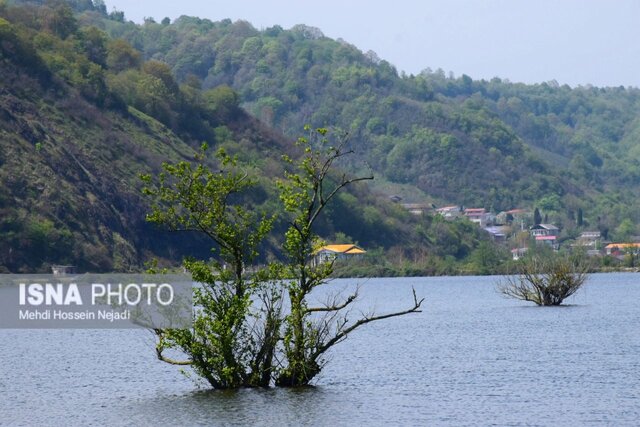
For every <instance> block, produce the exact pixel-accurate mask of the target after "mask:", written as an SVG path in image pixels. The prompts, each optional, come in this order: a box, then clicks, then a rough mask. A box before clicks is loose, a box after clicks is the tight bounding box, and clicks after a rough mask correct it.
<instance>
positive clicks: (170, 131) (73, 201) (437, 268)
mask: <svg viewBox="0 0 640 427" xmlns="http://www.w3.org/2000/svg"><path fill="white" fill-rule="evenodd" d="M71 6H73V8H72V7H70V5H69V4H68V3H65V2H47V3H46V4H44V5H43V4H31V3H26V4H23V3H22V2H20V3H18V4H16V2H12V3H11V4H7V3H0V82H1V83H0V183H1V185H0V242H1V243H2V244H1V245H0V270H1V271H3V272H33V271H43V272H44V271H48V269H49V266H50V265H51V264H72V265H76V266H78V268H79V270H81V271H113V270H117V271H131V270H139V269H141V268H143V265H144V263H145V262H146V261H149V260H151V259H154V258H159V259H160V261H161V263H164V264H170V265H177V263H179V261H180V260H181V259H182V257H183V256H186V255H191V256H196V257H199V258H204V259H206V258H208V257H210V256H212V253H211V252H210V248H209V247H208V242H206V241H204V240H203V239H202V238H200V237H198V236H197V235H193V234H171V233H168V232H166V231H164V230H161V229H157V228H154V227H153V226H151V225H150V224H148V223H147V222H146V221H145V215H146V213H147V212H148V201H147V200H145V198H144V197H143V196H142V195H141V191H140V190H141V187H142V183H141V181H140V179H139V176H140V174H143V173H145V174H146V173H151V174H152V175H155V174H157V173H158V172H159V170H160V166H161V164H162V162H165V161H169V162H175V161H179V160H185V159H187V160H190V159H193V156H194V153H195V152H196V150H197V149H198V148H199V147H200V145H201V143H202V142H207V143H208V144H209V145H210V146H212V147H224V148H225V149H226V150H227V152H229V153H230V154H232V155H237V156H238V157H239V161H240V164H241V166H242V167H243V168H244V169H245V170H247V171H248V173H249V174H250V175H251V176H252V177H254V178H255V179H256V180H257V182H258V185H257V187H255V188H254V189H253V190H252V191H251V192H250V193H249V194H247V195H246V197H247V203H248V204H249V205H250V206H252V208H253V209H255V210H261V211H266V212H270V213H274V212H275V213H277V212H279V210H280V209H281V208H280V206H279V204H278V201H277V193H276V190H275V185H274V178H276V177H281V176H283V163H282V161H281V156H282V155H283V154H288V155H290V156H295V155H296V151H295V149H294V148H293V144H292V143H291V141H292V139H288V138H285V137H283V136H282V135H281V134H280V133H279V132H278V131H275V130H273V129H271V128H269V127H268V126H266V125H265V124H264V123H263V122H260V121H259V120H257V119H255V118H253V117H251V116H250V115H248V114H247V113H246V112H245V111H244V110H243V109H242V108H240V105H241V102H242V101H241V99H242V98H241V95H238V93H236V92H235V91H233V90H232V89H231V88H229V87H228V86H226V85H224V84H222V83H224V82H220V83H221V84H215V85H214V84H202V83H201V82H200V81H199V80H198V79H197V78H193V77H189V76H183V77H184V78H183V79H176V78H175V77H174V74H173V72H172V70H171V69H170V68H169V67H168V66H167V65H166V64H165V63H163V62H160V61H158V60H155V59H148V60H145V59H144V58H145V57H146V56H147V55H143V54H142V53H141V52H139V51H137V50H136V49H134V48H133V47H132V46H131V45H130V44H129V43H127V42H126V41H124V40H122V39H117V38H113V37H111V36H109V35H108V33H107V32H104V31H102V30H101V29H99V28H98V27H96V26H92V25H91V24H96V25H98V26H100V27H101V28H105V29H109V28H110V27H113V28H116V29H117V28H130V27H131V28H136V27H132V26H131V24H124V23H122V22H121V21H122V15H121V14H119V13H117V12H113V13H112V14H110V15H107V14H106V11H105V10H104V7H103V6H104V5H102V7H101V6H100V4H96V5H94V4H93V3H90V2H73V3H71ZM154 25H155V24H154ZM113 28H112V29H113ZM242 105H249V104H242ZM262 118H263V119H264V117H262ZM303 119H304V118H303V117H300V121H299V122H298V123H296V125H295V126H294V125H293V124H292V125H291V127H292V130H291V133H290V134H291V135H293V134H294V131H293V128H294V127H296V128H297V132H298V133H299V132H301V131H302V126H303V125H304V124H305V123H306V121H305V120H303ZM271 123H272V122H271ZM354 141H355V140H354ZM358 151H360V150H358ZM352 157H354V161H353V163H352V164H345V165H343V166H344V167H345V168H348V170H352V171H353V170H354V168H353V166H354V165H355V166H357V167H358V168H365V169H366V167H365V166H364V162H363V161H362V157H359V156H358V155H356V156H352ZM211 167H212V168H215V167H216V165H215V164H214V163H213V162H212V164H211ZM286 226H287V225H286V223H285V220H284V217H282V216H281V217H280V219H279V220H278V222H277V223H276V225H275V227H274V228H275V230H274V233H273V235H272V236H271V237H270V238H269V239H268V243H267V247H266V248H265V250H264V251H263V259H264V258H268V257H278V256H279V255H280V253H279V247H280V242H281V236H282V231H283V230H284V229H285V228H286ZM318 231H319V233H320V234H321V235H322V236H324V237H325V238H326V239H327V240H329V241H336V242H342V241H352V242H357V243H359V244H360V245H362V246H364V247H366V248H367V249H369V252H370V255H369V259H370V260H372V261H370V262H375V264H377V265H378V266H379V267H380V268H381V269H383V270H384V271H380V273H381V274H407V273H412V274H420V273H425V272H431V273H444V272H455V271H456V269H457V268H459V267H461V266H463V265H466V261H465V259H466V258H467V257H468V256H469V255H471V254H472V253H473V252H474V251H475V250H476V249H477V248H480V247H482V248H484V247H485V246H486V243H484V242H486V241H487V240H488V238H487V236H486V235H485V234H484V233H482V232H481V231H480V230H478V229H477V228H476V227H474V226H473V225H471V223H469V222H466V221H462V222H451V223H449V222H445V221H443V220H440V219H434V218H432V217H424V218H415V217H413V216H412V215H410V214H409V213H408V212H406V211H405V210H404V209H402V208H401V207H400V206H398V205H396V204H393V203H391V202H389V201H388V200H387V197H386V196H385V195H382V194H377V193H374V192H372V191H371V190H370V189H369V188H368V187H367V186H364V185H360V186H356V187H354V188H353V189H352V190H350V192H348V193H344V194H342V195H341V196H340V197H339V198H337V199H336V203H335V204H334V205H333V206H332V207H331V208H330V209H329V210H328V215H327V216H326V217H325V218H324V219H323V221H322V222H321V223H320V224H319V230H318ZM482 245H485V246H482ZM409 268H410V269H411V270H410V271H409V270H408V269H409Z"/></svg>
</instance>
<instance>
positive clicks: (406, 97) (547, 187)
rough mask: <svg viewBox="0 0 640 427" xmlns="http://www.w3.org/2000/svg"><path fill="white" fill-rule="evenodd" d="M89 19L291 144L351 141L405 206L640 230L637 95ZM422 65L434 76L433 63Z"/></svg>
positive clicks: (321, 41)
mask: <svg viewBox="0 0 640 427" xmlns="http://www.w3.org/2000/svg"><path fill="white" fill-rule="evenodd" d="M86 19H87V21H88V22H91V23H93V24H95V25H98V26H101V28H103V29H105V30H106V31H107V32H108V33H109V34H111V35H112V36H114V37H122V38H124V39H126V40H128V41H129V42H130V43H131V44H132V45H133V46H134V47H135V48H137V49H139V50H140V51H141V52H142V53H143V55H144V56H145V57H146V58H149V59H157V60H161V61H163V62H166V63H167V64H169V66H170V67H171V69H172V71H173V73H174V74H175V76H176V78H177V79H178V81H184V82H186V81H191V80H194V81H195V80H197V81H199V82H201V83H202V86H203V88H205V89H206V88H212V87H216V86H218V85H221V84H225V85H229V86H231V87H232V88H234V89H235V90H236V91H237V92H238V93H239V95H240V100H241V105H242V106H243V107H244V108H245V109H246V110H247V111H249V112H250V113H251V114H253V115H254V116H255V117H257V118H259V119H261V120H262V121H264V122H265V123H268V124H269V125H271V126H273V127H275V128H277V129H281V130H282V131H283V132H284V133H285V134H286V135H289V136H293V135H295V134H296V132H297V129H298V127H299V123H311V124H314V125H324V124H327V123H331V124H336V125H338V126H340V127H342V128H344V129H347V130H349V131H350V132H351V133H352V141H353V144H354V146H355V147H357V149H358V150H359V152H360V153H361V154H362V155H363V156H364V157H365V159H366V161H367V162H368V163H369V164H370V165H371V166H372V167H373V169H374V172H375V173H376V175H377V176H378V177H379V178H380V179H379V180H378V181H377V184H376V185H377V186H378V187H379V188H380V189H382V190H384V191H385V192H386V193H387V194H399V195H401V196H402V197H403V199H404V200H405V201H408V202H429V203H431V202H433V203H435V204H437V205H442V204H453V203H455V204H461V205H465V206H478V207H485V208H487V209H490V210H492V211H494V212H498V211H500V210H505V209H510V208H515V207H524V208H528V209H533V208H535V207H538V208H539V209H540V210H541V211H542V212H543V213H544V214H545V215H546V216H547V218H549V221H554V222H556V223H558V224H559V225H562V226H563V227H565V228H567V227H572V226H575V221H576V212H578V211H579V210H580V211H582V212H584V218H585V224H588V225H589V226H590V227H592V228H599V229H600V230H602V231H603V232H604V233H605V235H606V234H608V231H609V230H614V229H615V228H617V227H618V225H619V224H620V223H621V222H623V221H624V220H629V221H631V222H632V223H634V224H637V222H638V220H639V219H640V218H639V216H638V213H637V212H638V208H639V207H640V205H639V204H638V202H637V200H638V195H639V194H638V184H639V183H640V181H639V178H640V176H639V174H640V172H639V169H638V166H639V165H640V163H639V160H640V144H639V143H638V136H639V135H640V133H639V130H638V127H639V126H640V122H639V121H638V117H639V114H638V113H639V112H640V104H639V102H638V101H639V96H640V91H639V90H638V89H635V88H622V87H620V88H595V87H578V88H570V87H568V86H559V85H558V84H557V83H555V82H547V83H541V84H536V85H524V84H516V83H510V82H508V81H502V80H500V79H493V80H491V81H475V80H473V79H472V78H471V77H469V76H466V75H463V76H461V77H454V76H453V75H450V76H447V75H445V73H444V72H442V71H441V70H437V71H431V70H429V69H426V70H425V71H424V72H422V73H420V74H419V75H404V74H399V73H398V72H397V71H396V69H395V68H394V67H393V65H392V64H389V63H388V62H386V61H384V60H381V59H380V58H378V57H377V55H376V54H375V53H373V52H366V53H363V52H361V51H359V50H358V49H357V48H356V47H354V46H352V45H350V44H348V43H347V42H345V41H342V40H332V39H330V38H327V37H324V36H323V34H322V32H321V31H320V30H319V29H315V28H310V27H306V26H304V25H298V26H296V27H293V28H291V29H290V30H284V29H282V28H280V27H278V26H275V27H271V28H267V29H264V30H257V29H255V28H254V27H253V26H252V25H251V24H250V23H248V22H244V21H237V22H231V21H229V20H223V21H219V22H212V21H209V20H206V19H199V18H192V17H184V16H183V17H181V18H179V19H178V20H176V21H175V22H173V23H170V22H169V20H168V19H164V20H162V22H160V23H157V22H155V21H154V20H153V19H148V20H147V21H146V22H145V23H144V25H134V24H132V23H125V22H116V21H113V20H108V21H105V20H104V19H101V18H100V17H99V16H96V15H94V16H87V17H86ZM416 54H417V55H424V62H425V65H427V64H429V56H428V52H416ZM497 72H499V70H497Z"/></svg>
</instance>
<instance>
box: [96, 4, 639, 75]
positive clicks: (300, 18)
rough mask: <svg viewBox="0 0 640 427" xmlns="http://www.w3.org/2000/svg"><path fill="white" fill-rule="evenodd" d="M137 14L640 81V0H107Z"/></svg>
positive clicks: (498, 66) (452, 67) (412, 68)
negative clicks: (240, 23) (226, 22)
mask: <svg viewBox="0 0 640 427" xmlns="http://www.w3.org/2000/svg"><path fill="white" fill-rule="evenodd" d="M106 4H107V9H108V11H111V10H112V8H113V7H115V8H116V9H118V10H122V11H124V12H125V17H126V19H128V20H132V21H134V22H137V23H140V22H142V20H143V18H144V17H152V18H154V19H155V20H156V21H158V22H159V21H160V20H162V18H164V17H169V18H171V19H172V20H174V19H175V18H177V17H179V16H180V15H189V16H198V17H200V18H208V19H210V20H212V21H218V20H221V19H225V18H230V19H231V20H233V21H235V20H238V19H244V20H246V21H249V22H250V23H252V24H253V25H254V26H255V27H256V28H258V29H263V28H267V27H270V26H273V25H276V24H277V25H280V26H282V27H283V28H285V29H288V28H291V27H292V26H294V25H296V24H306V25H309V26H313V27H318V28H319V29H320V30H322V32H323V33H324V34H325V35H326V36H327V37H331V38H334V39H337V38H342V39H344V40H345V41H347V42H349V43H351V44H353V45H355V46H356V47H358V48H359V49H360V50H362V51H363V52H366V51H368V50H373V51H374V52H376V53H377V54H378V56H379V57H380V58H381V59H385V60H387V61H389V62H390V63H391V64H393V65H394V66H395V67H396V68H397V69H398V71H405V72H406V73H413V74H417V73H419V72H420V71H421V70H423V69H426V68H431V69H433V70H436V69H438V68H442V69H443V70H445V71H446V72H449V71H452V72H453V73H454V74H455V75H456V76H460V75H462V74H467V75H469V76H470V77H472V78H473V79H483V78H484V79H491V78H493V77H500V78H503V79H505V78H506V79H509V80H511V81H512V82H524V83H540V82H545V81H550V80H556V81H558V82H559V83H560V84H565V83H566V84H569V85H571V86H577V85H586V84H593V85H594V86H620V85H622V86H637V87H640V0H438V1H436V0H395V1H384V2H381V1H378V2H376V1H374V0H368V1H365V0H322V1H313V2H310V1H300V0H297V1H296V0H272V1H264V0H263V1H257V0H254V1H250V0H225V1H219V0H218V1H203V0H179V1H175V0H174V1H166V0H135V1H134V0H106Z"/></svg>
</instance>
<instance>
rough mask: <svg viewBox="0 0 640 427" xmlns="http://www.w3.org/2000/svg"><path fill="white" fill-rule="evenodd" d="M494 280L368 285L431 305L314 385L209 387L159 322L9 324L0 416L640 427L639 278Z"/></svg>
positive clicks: (399, 302)
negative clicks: (512, 291)
mask: <svg viewBox="0 0 640 427" xmlns="http://www.w3.org/2000/svg"><path fill="white" fill-rule="evenodd" d="M496 280H497V278H495V277H444V278H442V277H436V278H408V279H370V280H368V281H364V282H362V281H361V283H363V285H362V287H361V296H362V298H361V301H360V307H361V308H363V309H375V311H376V312H377V313H383V312H385V311H388V310H392V309H396V308H401V307H403V306H409V305H410V303H411V301H412V300H411V287H412V286H413V287H414V288H415V289H416V292H417V293H418V295H420V296H424V297H425V298H426V299H425V302H424V304H423V308H424V311H423V312H422V313H418V314H413V315H409V316H405V317H400V318H394V319H390V320H385V321H381V322H378V323H373V324H369V325H366V326H364V327H363V328H361V329H360V330H358V331H356V332H355V333H354V334H353V335H352V336H351V337H350V338H349V339H348V340H347V341H345V342H343V343H341V344H339V345H338V346H336V347H335V348H334V351H333V352H332V353H331V354H330V360H329V362H328V364H327V366H326V367H325V369H324V371H323V372H322V374H321V376H320V377H319V378H318V380H317V381H316V383H315V387H311V388H305V389H301V390H287V389H271V390H241V391H235V392H219V391H210V390H207V389H206V387H199V386H198V384H197V383H194V381H192V380H190V379H188V378H186V377H184V376H183V375H181V374H180V373H179V372H178V369H177V367H174V366H169V365H166V364H163V363H161V362H159V361H157V360H156V359H155V355H154V351H153V345H154V337H153V335H152V334H151V333H149V332H147V331H141V330H115V331H113V330H0V342H1V343H2V344H1V351H0V372H1V375H0V425H3V426H4V425H7V426H9V425H11V426H12V425H65V426H67V425H96V426H98V425H99V426H101V425H113V426H120V425H132V426H146V425H150V426H151V425H153V426H163V425H180V426H183V425H184V426H190V425H238V426H244V425H331V426H336V425H388V424H393V425H452V426H464V425H481V426H486V425H501V426H502V425H540V426H559V425H571V426H576V425H614V426H623V425H630V426H637V425H640V275H639V274H599V275H593V276H591V277H590V279H589V281H588V282H587V284H586V285H585V286H584V288H583V289H581V290H580V291H579V292H578V293H577V294H576V295H575V296H574V297H572V298H571V299H569V300H568V301H567V303H568V304H569V305H568V306H565V307H549V308H540V307H536V306H533V305H531V304H529V303H524V302H519V301H515V300H508V299H505V298H503V297H502V296H500V295H499V294H497V293H496V291H495V283H496ZM354 283H355V282H354V281H350V280H339V281H335V282H333V283H332V285H331V286H333V287H334V288H343V287H349V286H351V285H353V284H354ZM355 315H356V313H354V316H355Z"/></svg>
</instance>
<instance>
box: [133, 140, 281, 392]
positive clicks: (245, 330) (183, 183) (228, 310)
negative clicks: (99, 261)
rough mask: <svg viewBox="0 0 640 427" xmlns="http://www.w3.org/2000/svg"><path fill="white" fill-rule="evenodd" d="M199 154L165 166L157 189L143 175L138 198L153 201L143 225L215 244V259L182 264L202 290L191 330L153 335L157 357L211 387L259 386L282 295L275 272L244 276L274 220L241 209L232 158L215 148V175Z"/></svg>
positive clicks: (268, 370)
mask: <svg viewBox="0 0 640 427" xmlns="http://www.w3.org/2000/svg"><path fill="white" fill-rule="evenodd" d="M205 150H206V145H203V148H202V151H201V152H200V153H199V154H198V155H196V162H197V164H196V165H195V166H194V165H192V164H191V163H189V162H185V161H183V162H179V163H177V164H175V165H170V164H164V165H163V168H164V172H163V173H161V174H160V177H159V185H157V186H153V185H152V183H151V177H150V176H144V177H143V180H144V181H145V182H146V184H147V187H146V188H145V189H144V192H145V194H147V195H149V196H151V197H153V199H154V203H153V204H152V211H151V213H150V214H149V215H148V216H147V220H148V221H150V222H154V223H157V224H162V225H164V226H166V227H168V228H169V229H170V230H174V231H196V232H199V233H203V234H205V235H206V236H207V237H209V238H210V239H211V240H212V241H213V242H214V243H215V246H216V249H217V251H218V259H219V260H218V261H215V262H213V263H207V262H204V261H196V260H187V261H185V267H186V269H187V270H188V271H189V272H190V273H191V274H192V276H193V280H194V281H196V282H199V283H201V284H202V286H201V287H199V288H196V289H195V290H194V306H195V307H196V311H195V312H194V324H193V329H191V330H183V329H180V330H178V329H166V330H165V329H157V330H156V331H155V332H156V334H157V336H158V344H157V346H156V352H157V356H158V358H159V359H160V360H162V361H164V362H167V363H171V364H175V365H190V366H191V367H192V368H193V369H194V371H195V372H197V373H198V374H199V375H200V376H202V377H203V378H205V379H206V380H207V381H208V382H209V384H210V385H211V386H212V387H214V388H237V387H241V386H264V387H266V386H268V385H269V383H270V381H271V375H272V369H273V357H274V352H275V347H276V344H277V337H278V333H279V328H280V324H279V322H280V320H279V319H280V308H281V304H280V301H281V295H280V290H279V289H278V288H277V287H275V286H273V280H275V279H278V278H279V277H278V274H277V270H276V269H274V268H268V269H266V270H264V271H261V272H258V273H256V274H255V275H253V276H252V277H251V278H250V279H248V278H247V277H245V274H244V272H245V267H246V266H247V265H249V264H250V263H251V262H252V261H253V260H254V259H255V258H256V256H257V255H258V247H259V245H260V243H261V242H262V240H263V239H264V237H265V236H266V235H267V233H269V231H270V230H271V227H272V223H273V218H269V217H266V216H264V215H263V216H262V217H259V216H258V215H256V214H255V213H252V212H250V211H248V210H246V209H245V208H244V207H243V206H242V205H241V204H240V200H238V199H237V195H238V193H240V192H242V191H243V190H244V189H246V188H247V187H249V186H250V185H252V182H251V180H250V179H249V177H248V176H247V174H246V173H243V172H242V171H240V170H239V169H238V168H237V164H236V160H235V159H234V158H231V157H229V156H228V155H227V154H226V153H225V152H224V151H222V150H219V151H218V152H217V154H216V158H217V160H218V162H219V167H220V168H221V170H220V172H216V173H214V172H211V171H210V170H209V169H208V168H207V167H206V166H205V165H204V160H205ZM234 197H235V199H234ZM252 297H254V298H255V299H256V300H257V302H254V301H252ZM256 304H257V307H254V308H253V310H252V305H256ZM168 349H178V350H181V351H182V353H184V354H185V355H186V356H187V360H175V359H172V358H170V357H167V356H166V355H165V350H168Z"/></svg>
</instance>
